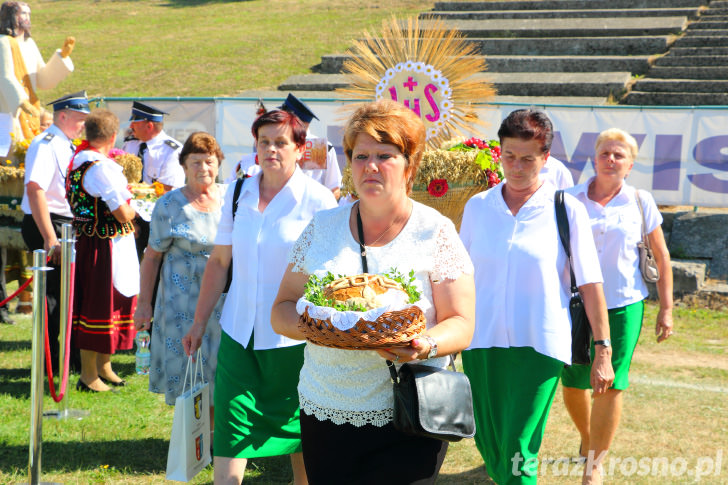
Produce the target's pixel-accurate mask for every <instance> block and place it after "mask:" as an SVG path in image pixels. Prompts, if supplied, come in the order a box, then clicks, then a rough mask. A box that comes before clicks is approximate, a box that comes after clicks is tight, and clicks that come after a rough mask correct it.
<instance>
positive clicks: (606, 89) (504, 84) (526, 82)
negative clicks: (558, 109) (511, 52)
mask: <svg viewBox="0 0 728 485" xmlns="http://www.w3.org/2000/svg"><path fill="white" fill-rule="evenodd" d="M630 76H631V74H630V73H629V72H628V71H625V72H597V73H595V72H578V73H563V72H549V73H544V72H541V73H538V75H537V76H536V75H534V73H532V72H507V73H499V72H487V73H478V74H474V75H473V76H472V78H479V79H487V80H489V81H491V82H492V83H493V84H494V85H495V88H496V89H497V91H498V94H499V95H503V96H529V97H531V96H586V97H596V96H603V97H607V96H609V95H610V94H614V95H616V94H618V93H620V91H621V90H622V89H623V88H624V86H625V84H626V83H627V82H628V81H629V80H630ZM347 85H348V82H347V79H346V76H345V75H344V74H300V75H297V76H291V77H289V78H288V79H287V80H286V81H285V82H284V83H283V84H281V85H280V86H279V87H278V89H281V90H284V91H329V90H334V89H338V88H344V87H346V86H347Z"/></svg>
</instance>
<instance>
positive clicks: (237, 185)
mask: <svg viewBox="0 0 728 485" xmlns="http://www.w3.org/2000/svg"><path fill="white" fill-rule="evenodd" d="M248 177H250V175H243V176H242V177H240V178H239V179H237V180H236V181H235V190H233V206H232V207H233V223H235V213H236V212H238V197H240V191H241V190H242V188H243V182H245V179H246V178H248ZM232 282H233V260H232V259H230V266H228V275H227V281H226V282H225V289H224V290H222V292H223V293H227V292H228V291H229V290H230V284H231V283H232Z"/></svg>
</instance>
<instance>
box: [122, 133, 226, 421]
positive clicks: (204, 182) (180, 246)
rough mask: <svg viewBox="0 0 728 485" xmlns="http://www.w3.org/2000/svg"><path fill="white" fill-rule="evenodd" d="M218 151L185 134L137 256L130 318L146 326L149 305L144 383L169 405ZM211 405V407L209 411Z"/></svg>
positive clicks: (217, 195) (206, 137)
mask: <svg viewBox="0 0 728 485" xmlns="http://www.w3.org/2000/svg"><path fill="white" fill-rule="evenodd" d="M223 158H224V155H223V153H222V150H221V149H220V146H219V145H218V144H217V141H216V140H215V138H214V137H213V136H212V135H210V134H208V133H204V132H201V131H198V132H195V133H192V134H191V135H190V136H189V137H188V138H187V141H185V144H184V146H183V147H182V151H181V152H180V156H179V163H180V165H182V169H183V170H184V172H185V178H186V180H187V183H186V184H185V186H184V187H182V188H179V189H176V190H172V191H171V192H167V193H166V194H164V195H163V196H162V197H160V198H159V200H158V201H157V203H156V204H155V206H154V212H153V213H152V221H151V223H150V236H149V246H148V247H147V250H146V251H145V253H144V259H143V260H142V263H141V278H140V279H141V283H140V287H141V288H140V292H139V296H138V298H137V308H136V312H134V324H135V326H136V329H137V330H148V329H149V327H150V322H151V319H152V305H154V313H153V314H154V329H153V331H152V345H151V347H150V350H151V352H152V360H151V366H150V370H149V390H150V391H152V392H156V393H160V394H164V397H165V402H166V403H167V404H169V405H174V403H175V400H176V398H177V396H179V395H180V394H182V388H183V387H184V376H185V370H186V366H187V356H186V355H185V352H184V349H183V348H182V342H181V340H182V337H184V335H185V334H186V333H187V332H188V331H189V329H190V327H191V326H192V317H193V316H194V314H195V307H196V306H197V295H198V294H199V293H200V284H201V282H202V274H203V273H204V271H205V265H206V264H207V259H208V258H209V256H210V252H211V251H212V246H213V241H214V240H215V234H216V233H217V225H218V223H219V222H220V216H221V213H222V212H221V206H222V196H223V194H224V191H225V186H223V185H218V184H217V183H215V180H216V178H217V172H218V168H219V167H220V163H221V162H222V160H223ZM162 262H164V264H162ZM160 266H161V268H162V275H161V279H160V285H159V291H158V293H157V301H156V302H153V301H152V295H153V294H154V282H155V280H156V278H157V273H158V272H159V270H160ZM223 301H224V297H221V298H220V300H219V301H218V302H217V305H216V306H215V310H214V311H213V313H212V315H211V316H210V321H209V322H208V324H207V329H206V331H205V336H204V337H203V339H202V352H201V356H202V366H203V376H204V379H205V382H209V383H210V392H211V393H212V392H214V382H215V368H216V367H217V349H218V347H219V345H220V314H221V313H222V304H223ZM213 410H214V406H211V407H210V414H211V415H214V414H213Z"/></svg>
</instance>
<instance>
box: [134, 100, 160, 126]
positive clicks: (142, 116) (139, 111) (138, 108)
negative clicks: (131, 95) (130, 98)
mask: <svg viewBox="0 0 728 485" xmlns="http://www.w3.org/2000/svg"><path fill="white" fill-rule="evenodd" d="M166 114H169V113H167V112H165V111H162V110H161V109H157V108H155V107H154V106H149V105H148V104H144V103H140V102H139V101H134V102H133V103H132V105H131V118H129V121H143V120H146V121H154V122H161V121H164V115H166Z"/></svg>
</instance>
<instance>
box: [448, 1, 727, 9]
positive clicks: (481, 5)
mask: <svg viewBox="0 0 728 485" xmlns="http://www.w3.org/2000/svg"><path fill="white" fill-rule="evenodd" d="M713 3H716V4H725V3H726V2H715V1H714V2H713ZM705 4H706V1H705V0H535V1H508V2H435V8H434V10H435V11H451V10H587V9H600V8H601V9H604V8H610V9H616V8H621V9H644V8H653V7H655V5H659V6H660V7H662V8H675V7H678V8H679V7H696V8H697V7H700V6H703V5H705ZM725 8H728V5H725Z"/></svg>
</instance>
